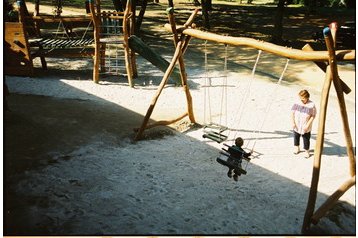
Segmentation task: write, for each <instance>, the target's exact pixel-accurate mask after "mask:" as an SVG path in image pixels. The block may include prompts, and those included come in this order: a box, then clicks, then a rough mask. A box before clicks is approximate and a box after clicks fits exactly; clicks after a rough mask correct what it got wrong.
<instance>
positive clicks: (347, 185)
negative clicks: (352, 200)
mask: <svg viewBox="0 0 358 238" xmlns="http://www.w3.org/2000/svg"><path fill="white" fill-rule="evenodd" d="M355 184H356V176H353V177H351V178H350V179H348V180H347V181H346V182H344V183H343V184H342V185H341V186H340V187H339V189H338V190H336V191H335V192H334V193H333V194H332V195H331V196H330V197H329V198H328V199H327V200H326V201H325V202H324V203H323V204H322V205H321V206H320V208H318V209H317V211H316V212H315V213H314V214H313V216H312V219H311V220H312V223H313V224H317V223H318V221H319V220H320V219H321V218H322V217H323V216H324V215H325V214H326V213H327V211H329V210H330V209H331V208H332V207H333V205H334V204H335V203H336V202H337V201H338V199H339V198H340V197H342V195H343V194H344V193H345V192H347V191H348V189H350V188H351V187H352V186H353V185H355Z"/></svg>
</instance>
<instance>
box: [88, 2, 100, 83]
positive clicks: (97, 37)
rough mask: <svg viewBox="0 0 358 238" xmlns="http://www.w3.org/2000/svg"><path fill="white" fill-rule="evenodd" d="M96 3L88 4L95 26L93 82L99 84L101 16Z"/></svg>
mask: <svg viewBox="0 0 358 238" xmlns="http://www.w3.org/2000/svg"><path fill="white" fill-rule="evenodd" d="M94 1H95V0H89V2H88V4H89V8H90V12H91V16H92V21H93V25H94V33H93V36H94V42H95V45H94V56H93V82H95V83H98V82H99V67H100V60H101V56H100V54H101V47H100V43H99V40H100V27H99V26H100V24H101V22H100V19H99V15H97V14H98V12H97V11H96V10H98V8H99V6H98V3H97V4H96V6H97V9H95V5H94Z"/></svg>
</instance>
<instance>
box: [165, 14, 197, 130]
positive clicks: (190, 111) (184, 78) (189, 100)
mask: <svg viewBox="0 0 358 238" xmlns="http://www.w3.org/2000/svg"><path fill="white" fill-rule="evenodd" d="M198 11H199V9H195V10H194V11H193V13H192V14H191V15H190V17H189V18H188V20H187V21H186V23H185V24H184V26H185V27H188V26H190V25H191V24H192V23H193V21H194V19H195V16H196V15H197V13H198ZM167 13H168V19H169V23H170V25H171V28H172V29H173V30H174V31H173V38H174V45H175V46H177V45H178V41H179V37H178V34H177V32H176V24H175V19H174V9H173V8H168V9H167ZM183 38H185V39H186V40H183ZM190 39H191V37H190V36H184V35H182V36H181V37H180V41H182V42H185V43H184V44H183V47H182V48H181V51H182V53H181V56H179V59H178V60H179V69H180V76H181V82H182V86H183V89H184V92H185V95H186V99H187V100H186V101H187V108H188V116H189V119H190V121H191V123H195V117H194V110H193V100H192V97H191V94H190V89H189V86H188V80H187V74H186V71H185V63H184V58H183V49H184V51H185V49H186V47H187V45H188V43H189V41H190Z"/></svg>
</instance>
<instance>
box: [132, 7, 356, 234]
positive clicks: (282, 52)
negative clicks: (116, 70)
mask: <svg viewBox="0 0 358 238" xmlns="http://www.w3.org/2000/svg"><path fill="white" fill-rule="evenodd" d="M198 11H199V9H195V10H194V11H193V13H192V14H191V16H190V17H189V18H188V20H187V21H186V23H185V24H184V25H183V26H179V27H177V26H176V24H175V19H174V10H173V8H169V9H168V10H167V12H168V18H169V23H170V24H165V28H166V29H167V30H168V31H171V32H172V33H173V38H174V46H175V53H174V56H173V58H172V61H171V63H170V65H169V67H168V68H167V70H166V72H165V74H164V76H163V79H162V81H161V83H160V85H159V87H158V89H157V92H156V94H155V95H154V97H153V99H152V102H151V104H150V106H149V108H148V110H147V113H146V115H145V117H144V119H143V122H142V125H141V127H140V128H139V130H138V131H137V134H136V136H135V138H134V140H139V139H140V138H141V136H142V134H143V132H144V130H145V129H148V128H152V127H155V126H159V125H169V124H172V123H174V122H176V121H179V120H181V119H183V118H184V117H186V116H188V117H189V119H190V121H191V122H192V123H195V117H194V113H193V105H192V98H191V95H190V91H189V87H188V85H187V76H186V72H185V65H184V60H183V54H184V53H185V51H186V49H187V47H188V44H189V41H190V39H191V38H192V37H195V38H198V39H202V40H208V41H213V42H217V43H223V44H229V45H234V46H248V47H252V48H255V49H258V50H263V51H266V52H269V53H272V54H275V55H278V56H282V57H286V58H289V59H296V60H301V61H312V62H314V63H316V64H317V66H318V67H319V68H321V69H322V70H323V71H325V73H326V76H325V81H324V85H323V88H322V92H321V101H320V113H319V124H318V132H317V139H316V147H315V150H314V162H313V173H312V179H311V187H310V192H309V197H308V201H307V207H306V211H305V215H304V219H303V224H302V229H301V232H302V233H303V234H307V233H309V231H310V226H311V224H317V223H318V221H319V220H320V219H321V218H322V217H323V216H324V215H325V214H326V213H327V211H329V210H330V209H331V208H332V207H333V206H334V204H335V203H336V202H337V201H338V200H339V198H340V197H341V196H342V195H343V194H344V193H345V192H346V191H348V190H349V188H351V187H352V186H354V185H355V183H356V182H355V178H356V169H355V166H356V159H355V155H354V151H353V142H352V137H351V132H350V128H349V123H348V115H347V109H346V104H345V100H344V93H346V94H348V93H349V92H350V91H351V90H350V88H349V87H348V86H347V85H346V84H345V83H344V82H343V81H342V80H341V79H340V78H339V76H338V68H337V62H338V61H353V60H355V50H338V51H336V50H335V47H334V44H335V35H336V31H337V26H334V25H333V26H332V27H331V30H328V31H327V30H326V29H325V34H324V35H325V42H326V46H327V51H314V50H313V49H312V48H311V47H310V46H309V45H306V46H305V47H303V49H302V50H298V49H292V48H287V47H283V46H279V45H275V44H272V43H268V42H264V41H259V40H255V39H252V38H248V37H230V36H221V35H218V34H214V33H210V32H204V31H201V30H197V29H194V25H193V24H192V23H193V21H194V18H195V16H196V14H197V13H198ZM179 34H180V35H179ZM177 62H179V67H180V73H181V80H182V87H183V88H184V92H185V94H186V98H187V112H186V113H184V114H183V115H181V116H179V117H178V118H176V119H173V120H169V121H158V122H157V123H154V124H151V125H147V124H148V121H149V118H150V116H151V114H152V112H153V109H154V107H155V104H156V102H157V100H158V98H159V96H160V94H161V92H162V90H163V89H164V86H165V84H166V83H167V81H168V78H169V76H170V74H171V73H172V71H173V69H174V67H175V65H176V63H177ZM332 82H333V85H334V88H335V91H336V93H337V99H338V103H339V108H340V114H341V119H342V123H343V131H344V135H345V140H346V149H347V155H348V158H349V162H350V166H349V170H350V177H349V179H348V180H347V181H346V182H344V183H343V184H342V185H341V186H340V187H339V188H338V189H337V190H336V191H335V192H334V193H333V194H332V195H331V196H329V197H328V199H327V200H326V201H325V202H324V203H323V204H322V205H321V206H320V207H319V208H318V209H317V210H316V211H315V203H316V199H317V190H318V181H319V173H320V168H321V157H322V152H323V143H324V134H325V124H326V123H325V122H326V115H327V106H328V98H329V91H330V87H331V84H332Z"/></svg>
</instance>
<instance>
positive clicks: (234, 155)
mask: <svg viewBox="0 0 358 238" xmlns="http://www.w3.org/2000/svg"><path fill="white" fill-rule="evenodd" d="M260 55H261V51H259V54H258V57H257V60H256V62H255V66H254V68H253V72H252V77H251V80H252V79H253V78H254V74H255V70H256V66H257V63H258V60H259V57H260ZM288 63H289V59H287V61H286V64H285V67H284V69H283V71H282V73H281V75H280V78H279V80H278V81H277V83H276V87H275V88H274V90H273V92H272V95H273V94H274V93H276V90H277V88H278V86H279V85H280V84H281V82H282V79H283V76H284V74H285V72H286V70H287V67H288ZM250 88H251V83H250ZM250 88H249V90H250ZM249 90H246V92H248V91H249ZM245 99H246V97H245ZM272 103H273V101H269V102H268V103H267V105H266V110H265V116H264V117H263V119H262V121H261V125H260V128H259V130H256V131H255V132H254V133H255V134H257V133H261V130H262V128H263V125H264V122H265V120H266V117H267V115H268V112H269V110H270V107H271V105H272ZM240 118H241V117H240ZM236 134H237V132H236V133H235V136H234V138H236ZM257 140H258V136H257V137H256V139H255V141H254V144H253V146H252V148H251V152H250V155H249V156H245V154H244V153H247V152H245V150H243V149H242V150H240V151H238V150H237V148H236V147H234V146H230V145H228V144H225V143H224V144H223V145H224V146H225V147H224V148H222V151H220V155H223V156H225V157H226V158H227V159H226V160H224V159H222V158H220V157H218V158H217V159H216V161H217V162H218V163H219V164H222V165H224V166H227V167H228V168H229V169H233V168H235V166H236V168H237V169H238V170H239V171H240V173H239V175H240V174H247V171H246V168H247V166H248V163H249V162H250V161H251V159H252V158H251V157H250V156H253V153H256V154H257V155H255V156H253V158H255V157H257V156H258V155H260V154H259V153H258V152H256V151H255V150H254V148H255V145H256V141H257ZM233 160H237V161H238V162H239V163H238V164H239V165H240V166H237V164H236V165H235V163H233V162H232V161H233ZM242 160H245V161H246V165H245V169H243V168H242V166H241V163H242Z"/></svg>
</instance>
